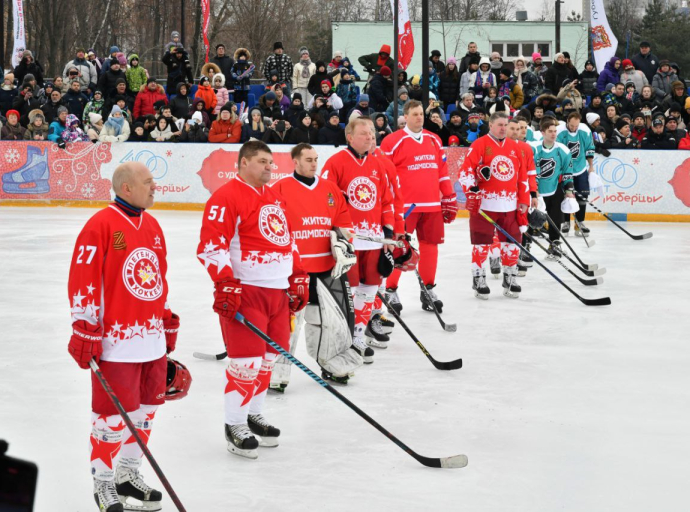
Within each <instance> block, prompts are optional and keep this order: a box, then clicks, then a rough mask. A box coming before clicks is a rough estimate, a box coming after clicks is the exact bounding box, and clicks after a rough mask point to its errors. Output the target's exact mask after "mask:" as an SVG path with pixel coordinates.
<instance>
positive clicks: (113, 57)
mask: <svg viewBox="0 0 690 512" xmlns="http://www.w3.org/2000/svg"><path fill="white" fill-rule="evenodd" d="M118 53H120V49H119V48H118V47H117V46H111V47H110V53H108V57H106V58H105V59H103V68H102V69H101V72H100V73H99V75H102V74H103V73H105V72H106V71H108V69H110V64H111V63H112V61H113V60H117V54H118ZM118 62H119V61H118Z"/></svg>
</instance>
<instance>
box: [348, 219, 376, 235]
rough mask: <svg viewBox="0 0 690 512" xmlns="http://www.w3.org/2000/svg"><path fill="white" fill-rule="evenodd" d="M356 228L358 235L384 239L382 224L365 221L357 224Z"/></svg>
mask: <svg viewBox="0 0 690 512" xmlns="http://www.w3.org/2000/svg"><path fill="white" fill-rule="evenodd" d="M354 228H355V232H356V233H357V234H358V235H362V236H369V237H374V238H381V237H383V229H382V228H381V224H377V223H375V222H372V223H371V224H370V223H369V222H368V221H367V220H363V221H361V222H359V224H355V226H354Z"/></svg>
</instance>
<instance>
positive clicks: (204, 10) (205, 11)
mask: <svg viewBox="0 0 690 512" xmlns="http://www.w3.org/2000/svg"><path fill="white" fill-rule="evenodd" d="M201 14H202V16H203V22H202V25H201V30H202V32H203V34H204V48H206V60H205V62H208V51H209V49H210V48H209V42H208V23H209V19H210V17H211V0H201Z"/></svg>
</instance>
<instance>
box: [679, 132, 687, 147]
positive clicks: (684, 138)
mask: <svg viewBox="0 0 690 512" xmlns="http://www.w3.org/2000/svg"><path fill="white" fill-rule="evenodd" d="M678 149H690V132H688V133H686V134H685V137H683V138H682V139H680V142H679V143H678Z"/></svg>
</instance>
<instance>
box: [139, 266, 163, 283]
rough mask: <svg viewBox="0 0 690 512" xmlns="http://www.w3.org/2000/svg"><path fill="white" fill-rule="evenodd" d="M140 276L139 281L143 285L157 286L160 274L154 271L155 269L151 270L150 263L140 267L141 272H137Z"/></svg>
mask: <svg viewBox="0 0 690 512" xmlns="http://www.w3.org/2000/svg"><path fill="white" fill-rule="evenodd" d="M137 274H138V276H139V281H141V285H142V286H143V285H145V284H149V285H151V284H155V283H156V278H157V277H158V273H157V272H154V271H153V268H151V264H150V263H143V262H142V263H141V265H139V270H138V272H137Z"/></svg>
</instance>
